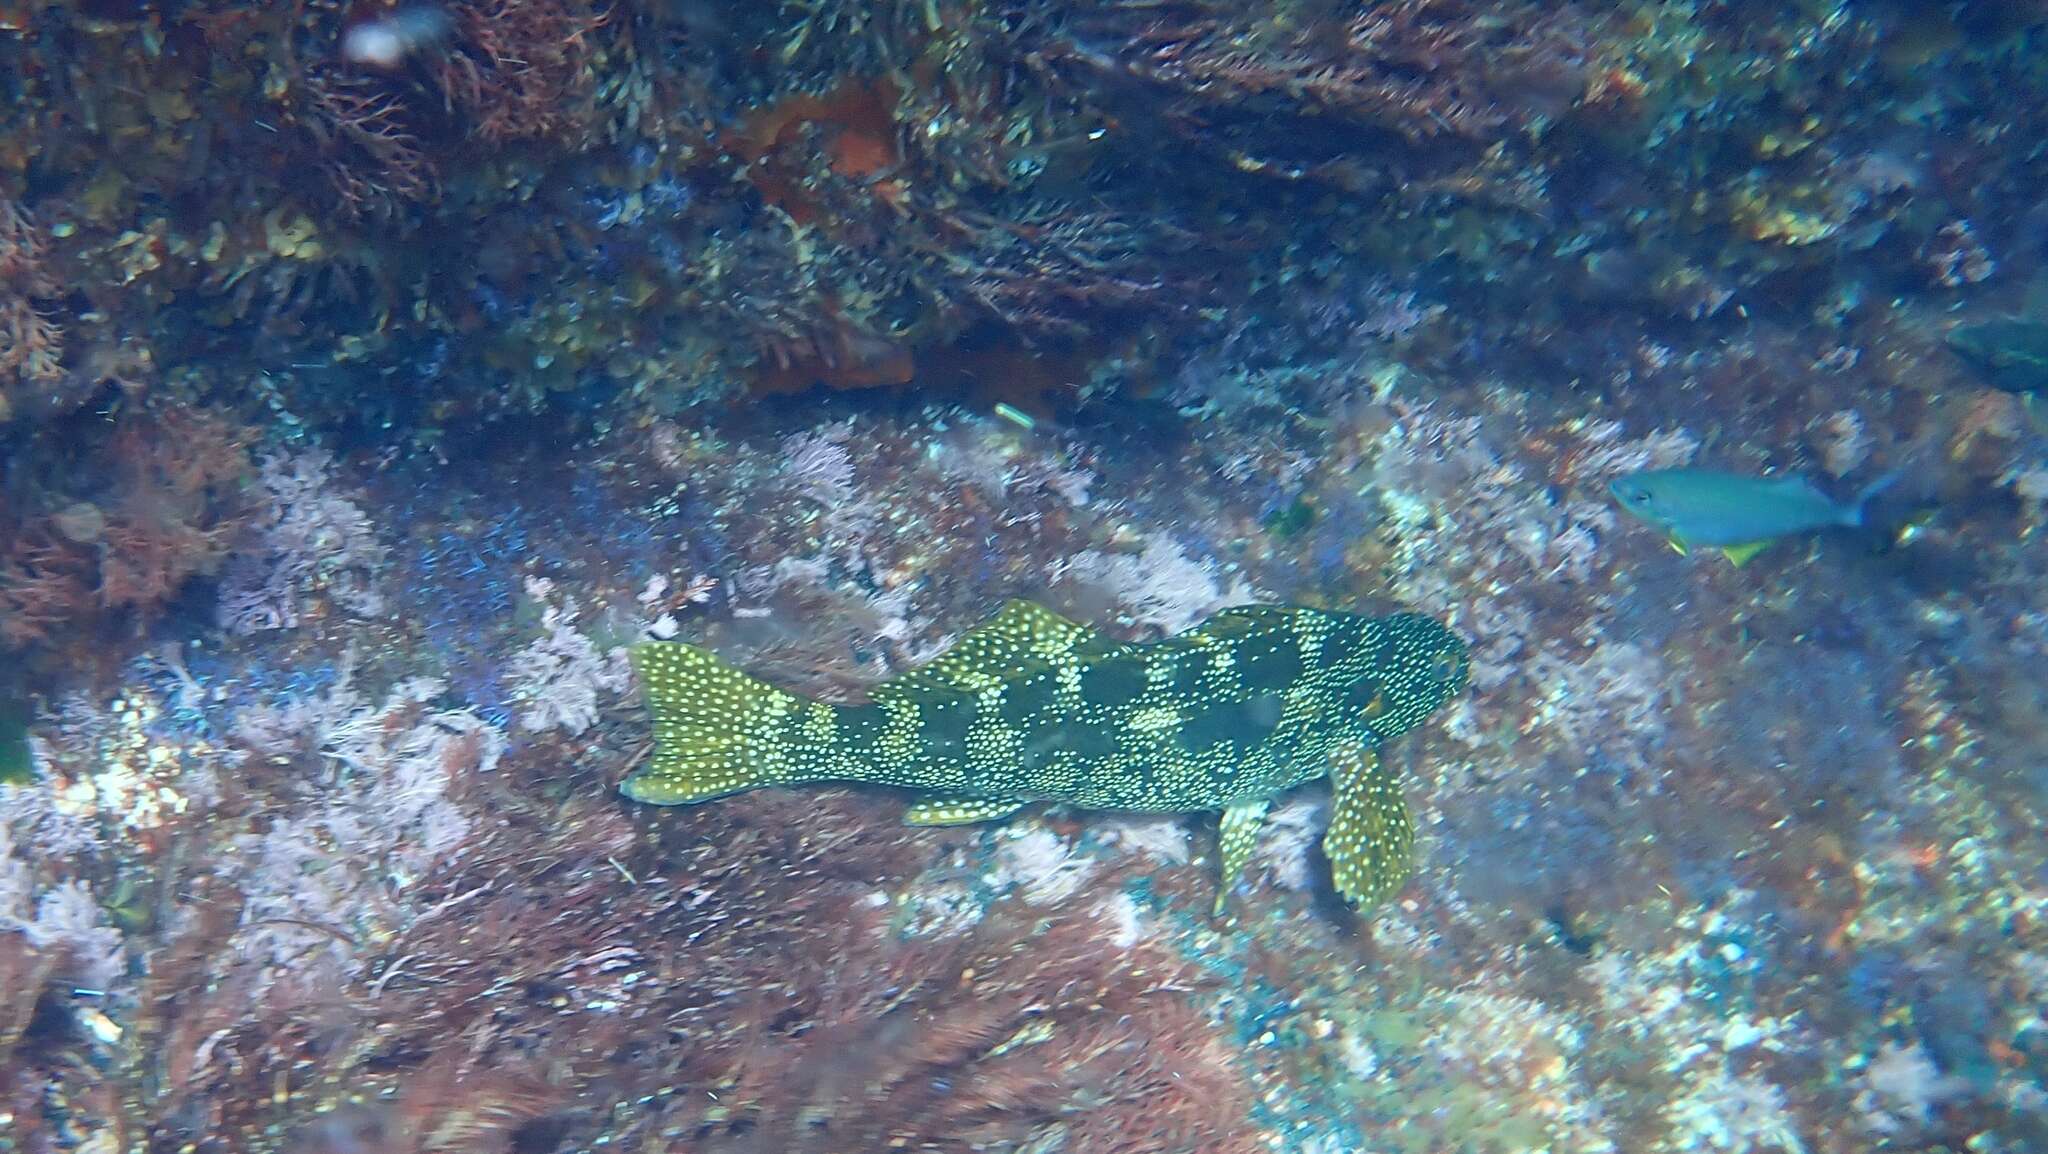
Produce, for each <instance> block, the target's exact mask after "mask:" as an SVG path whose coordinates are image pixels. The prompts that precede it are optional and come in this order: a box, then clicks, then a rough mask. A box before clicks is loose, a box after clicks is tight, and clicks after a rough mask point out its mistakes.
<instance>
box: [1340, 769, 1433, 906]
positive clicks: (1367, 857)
mask: <svg viewBox="0 0 2048 1154" xmlns="http://www.w3.org/2000/svg"><path fill="white" fill-rule="evenodd" d="M1330 784H1331V786H1332V792H1333V794H1334V796H1335V801H1336V804H1335V805H1334V806H1333V807H1332V808H1331V812H1330V828H1329V829H1328V830H1327V831H1326V832H1325V833H1324V834H1323V854H1324V856H1326V857H1328V858H1329V859H1330V877H1331V880H1332V881H1333V882H1334V883H1335V884H1336V887H1337V892H1338V893H1339V894H1342V895H1343V897H1344V900H1346V901H1348V902H1350V903H1351V904H1352V905H1353V906H1355V907H1357V908H1358V909H1359V910H1361V911H1363V910H1367V909H1370V908H1372V907H1373V906H1375V905H1378V904H1379V903H1380V902H1381V901H1383V900H1385V899H1386V898H1387V897H1388V896H1389V895H1391V894H1393V892H1394V891H1396V890H1398V889H1400V888H1401V884H1402V883H1403V882H1405V881H1407V880H1408V874H1409V872H1410V871H1411V870H1412V869H1413V853H1414V848H1415V827H1414V824H1413V823H1412V822H1411V821H1410V820H1409V817H1408V805H1407V803H1406V802H1405V801H1403V800H1402V799H1401V785H1400V783H1399V782H1398V781H1396V780H1395V778H1394V774H1393V772H1392V771H1391V770H1389V769H1387V768H1386V766H1384V765H1382V764H1381V763H1380V757H1379V751H1378V749H1376V748H1374V747H1372V746H1369V745H1350V746H1345V747H1343V748H1341V749H1339V750H1337V751H1335V752H1334V753H1332V754H1331V755H1330Z"/></svg>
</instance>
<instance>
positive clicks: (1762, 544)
mask: <svg viewBox="0 0 2048 1154" xmlns="http://www.w3.org/2000/svg"><path fill="white" fill-rule="evenodd" d="M1770 544H1771V543H1770V542H1769V541H1747V542H1744V543H1743V544H1740V545H1730V546H1728V547H1727V548H1725V549H1723V550H1721V555H1722V556H1723V557H1726V558H1728V563H1729V564H1730V565H1734V566H1737V567H1738V568H1739V567H1741V566H1743V565H1746V564H1748V563H1749V559H1750V558H1751V557H1754V556H1756V555H1757V554H1758V553H1761V552H1763V551H1764V550H1765V549H1767V548H1769V547H1770Z"/></svg>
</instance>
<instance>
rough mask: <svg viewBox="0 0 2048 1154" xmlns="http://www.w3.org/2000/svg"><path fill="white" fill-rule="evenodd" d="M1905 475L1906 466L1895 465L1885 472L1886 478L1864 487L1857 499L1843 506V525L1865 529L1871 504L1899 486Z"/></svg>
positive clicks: (1880, 478)
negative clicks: (1892, 488)
mask: <svg viewBox="0 0 2048 1154" xmlns="http://www.w3.org/2000/svg"><path fill="white" fill-rule="evenodd" d="M1905 475H1906V467H1905V466H1904V465H1895V466H1893V467H1892V468H1890V469H1887V470H1885V474H1884V476H1882V477H1879V478H1878V479H1877V480H1875V481H1872V482H1871V483H1870V484H1868V485H1865V486H1863V488H1862V490H1861V491H1860V492H1858V493H1857V494H1856V499H1855V500H1854V501H1851V502H1850V503H1849V504H1847V505H1845V506H1843V508H1842V524H1843V525H1844V526H1846V527H1847V528H1850V529H1861V528H1863V527H1864V524H1865V522H1866V520H1867V519H1868V516H1869V509H1870V503H1871V502H1872V501H1874V500H1876V499H1877V498H1878V497H1880V496H1882V495H1883V494H1884V491H1885V490H1886V489H1889V488H1891V487H1892V486H1893V485H1896V484H1898V483H1899V478H1901V477H1903V476H1905Z"/></svg>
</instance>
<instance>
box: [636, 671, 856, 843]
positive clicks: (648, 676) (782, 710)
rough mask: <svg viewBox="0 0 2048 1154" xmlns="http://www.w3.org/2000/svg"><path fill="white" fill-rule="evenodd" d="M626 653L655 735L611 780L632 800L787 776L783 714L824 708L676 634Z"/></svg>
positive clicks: (703, 793) (716, 792)
mask: <svg viewBox="0 0 2048 1154" xmlns="http://www.w3.org/2000/svg"><path fill="white" fill-rule="evenodd" d="M630 656H631V659H632V663H633V673H634V675H635V676H636V677H637V678H638V679H639V681H640V688H641V692H642V694H643V695H644V696H645V698H646V701H647V712H648V713H649V715H651V717H652V719H653V722H654V742H655V746H654V754H653V756H652V757H650V758H649V759H648V762H647V764H646V765H645V766H643V767H642V768H640V769H638V770H636V771H634V773H632V774H631V775H630V776H628V777H627V778H626V780H625V781H623V782H620V783H619V792H621V793H623V794H625V795H626V796H627V797H629V798H632V799H633V800H634V801H640V802H646V803H648V804H650V805H686V804H689V803H691V802H698V801H705V800H708V799H710V798H714V797H719V796H722V795H724V794H728V793H737V792H739V791H740V790H743V789H753V788H755V787H757V786H763V785H775V784H778V783H781V782H786V781H791V780H794V779H795V772H794V765H795V758H794V756H793V755H794V753H795V748H796V744H797V741H798V734H797V732H796V730H795V729H794V728H793V727H792V726H791V725H790V724H789V721H790V719H791V717H792V716H793V715H795V714H798V713H800V712H802V711H805V710H819V709H822V710H829V709H830V707H829V706H825V705H819V704H816V703H814V702H809V701H806V700H804V699H803V698H801V697H798V696H797V695H796V694H794V693H788V692H785V691H783V690H780V689H777V688H775V687H774V686H772V685H770V684H768V683H767V682H765V681H762V680H760V679H759V678H757V677H753V676H750V675H748V674H747V673H745V672H743V671H741V670H740V669H739V668H738V667H737V666H734V665H732V664H731V663H729V662H727V661H725V660H724V659H722V658H720V657H718V656H716V655H715V654H713V653H711V652H710V651H708V650H705V649H700V648H698V647H697V646H695V645H689V644H685V643H683V642H680V641H650V642H646V643H643V644H640V645H636V646H634V647H633V648H632V650H631V651H630Z"/></svg>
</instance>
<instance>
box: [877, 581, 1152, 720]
mask: <svg viewBox="0 0 2048 1154" xmlns="http://www.w3.org/2000/svg"><path fill="white" fill-rule="evenodd" d="M1118 648H1120V646H1118V645H1117V644H1116V643H1115V642H1113V641H1111V640H1109V639H1108V638H1106V637H1104V636H1102V635H1101V634H1100V633H1097V632H1096V631H1094V630H1093V629H1090V628H1088V627H1087V626H1085V625H1081V624H1079V623H1077V622H1073V621H1069V620H1067V619H1066V618H1064V617H1062V616H1060V615H1059V614H1057V613H1054V612H1053V611H1052V610H1050V609H1047V608H1046V607H1045V606H1043V605H1038V604H1035V603H1033V602H1030V601H1011V602H1009V603H1007V604H1005V605H1004V606H1003V608H1002V612H1000V613H997V614H996V615H995V616H994V617H992V618H990V619H989V620H987V621H985V622H983V623H982V624H980V625H977V626H975V627H974V628H973V629H970V630H968V631H967V632H966V633H963V634H961V635H960V638H959V640H957V641H955V642H953V644H952V645H951V646H950V647H949V648H947V650H946V651H945V652H944V653H941V654H939V655H938V656H937V657H935V658H933V659H932V660H931V661H929V662H926V663H925V664H923V665H920V666H918V667H917V668H916V669H913V670H910V671H909V672H908V673H901V674H898V675H897V676H895V677H892V678H890V679H889V680H887V681H885V682H883V683H882V684H880V685H878V686H876V687H875V689H874V693H873V697H874V699H875V700H876V701H881V700H884V699H886V698H888V697H891V696H905V697H922V696H927V695H930V694H933V693H980V692H982V691H983V690H986V689H990V688H993V687H995V686H997V685H1001V684H1003V683H1004V682H1006V681H1008V680H1009V679H1011V678H1013V677H1015V676H1016V675H1017V674H1019V673H1021V672H1023V671H1025V670H1029V669H1035V668H1039V667H1042V666H1044V665H1047V664H1050V663H1053V662H1056V661H1059V660H1060V659H1062V658H1067V657H1079V656H1089V657H1094V656H1099V655H1102V654H1106V653H1109V652H1112V651H1114V650H1116V649H1118Z"/></svg>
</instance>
